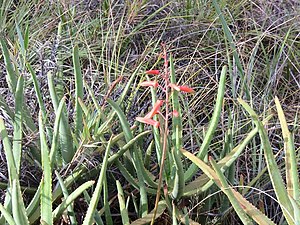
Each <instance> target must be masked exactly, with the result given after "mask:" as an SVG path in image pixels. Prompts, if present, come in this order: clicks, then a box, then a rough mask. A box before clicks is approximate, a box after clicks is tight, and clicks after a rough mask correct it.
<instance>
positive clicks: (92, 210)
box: [83, 139, 112, 225]
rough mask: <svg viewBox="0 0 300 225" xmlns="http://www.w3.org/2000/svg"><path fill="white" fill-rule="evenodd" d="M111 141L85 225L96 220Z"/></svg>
mask: <svg viewBox="0 0 300 225" xmlns="http://www.w3.org/2000/svg"><path fill="white" fill-rule="evenodd" d="M111 140H112V139H110V140H109V142H108V144H107V147H106V151H105V155H104V158H103V162H102V167H101V171H100V175H99V178H98V181H97V185H96V188H95V191H94V193H93V196H92V199H91V202H90V205H89V207H88V209H87V213H86V216H85V218H84V221H83V225H90V224H92V223H93V218H94V213H95V210H96V207H97V204H98V201H99V198H100V194H101V190H102V185H103V180H104V176H105V173H106V167H107V163H108V156H109V153H110V148H111Z"/></svg>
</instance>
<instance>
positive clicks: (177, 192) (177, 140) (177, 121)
mask: <svg viewBox="0 0 300 225" xmlns="http://www.w3.org/2000/svg"><path fill="white" fill-rule="evenodd" d="M170 75H171V77H170V78H171V83H173V84H176V77H175V68H174V62H173V57H172V55H171V56H170ZM178 94H179V93H178V91H176V90H173V91H172V94H171V99H172V106H173V112H174V111H176V112H178V116H173V117H172V133H173V134H172V141H173V146H174V147H173V148H172V150H171V152H172V156H173V159H174V164H175V168H176V174H175V179H174V187H173V190H172V193H171V196H172V198H174V199H179V198H180V197H181V196H182V194H183V189H184V172H183V165H182V161H181V152H180V149H181V148H182V117H181V107H180V104H179V98H178Z"/></svg>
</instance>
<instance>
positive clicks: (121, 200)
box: [116, 180, 130, 225]
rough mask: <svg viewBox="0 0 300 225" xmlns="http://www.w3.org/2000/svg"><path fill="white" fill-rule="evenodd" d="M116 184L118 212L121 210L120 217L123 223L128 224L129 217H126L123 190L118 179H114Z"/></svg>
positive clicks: (126, 211)
mask: <svg viewBox="0 0 300 225" xmlns="http://www.w3.org/2000/svg"><path fill="white" fill-rule="evenodd" d="M116 184H117V190H118V200H119V207H120V212H121V217H122V223H123V224H124V225H129V224H130V222H129V217H128V210H127V208H126V204H125V198H124V192H123V188H122V185H121V183H120V181H118V180H117V181H116Z"/></svg>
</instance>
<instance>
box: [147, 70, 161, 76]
mask: <svg viewBox="0 0 300 225" xmlns="http://www.w3.org/2000/svg"><path fill="white" fill-rule="evenodd" d="M146 74H149V75H159V74H160V71H159V70H147V71H146Z"/></svg>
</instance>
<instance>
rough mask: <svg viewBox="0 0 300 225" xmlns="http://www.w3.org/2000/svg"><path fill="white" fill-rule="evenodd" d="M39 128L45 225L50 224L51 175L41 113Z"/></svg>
mask: <svg viewBox="0 0 300 225" xmlns="http://www.w3.org/2000/svg"><path fill="white" fill-rule="evenodd" d="M39 128H40V140H41V153H42V154H41V156H42V169H43V177H42V181H41V197H40V199H41V221H42V222H44V223H46V224H52V223H53V218H52V214H51V212H52V173H51V166H50V159H49V150H48V146H47V140H46V136H45V133H44V124H43V117H42V112H41V111H40V113H39Z"/></svg>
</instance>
